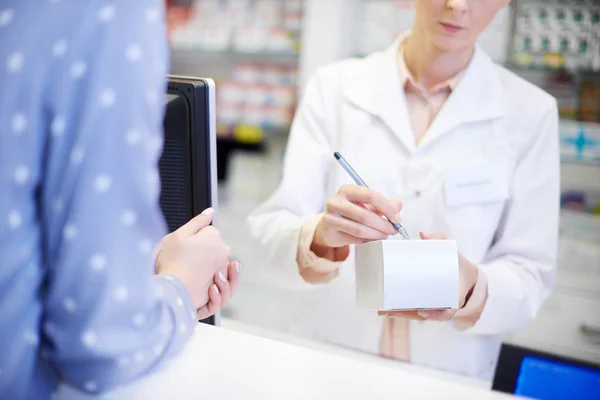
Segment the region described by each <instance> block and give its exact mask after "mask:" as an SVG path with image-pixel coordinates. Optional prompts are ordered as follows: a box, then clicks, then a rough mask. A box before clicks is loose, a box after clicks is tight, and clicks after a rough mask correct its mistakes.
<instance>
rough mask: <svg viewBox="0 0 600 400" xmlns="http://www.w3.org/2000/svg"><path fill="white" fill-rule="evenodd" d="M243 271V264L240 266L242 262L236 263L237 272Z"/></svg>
mask: <svg viewBox="0 0 600 400" xmlns="http://www.w3.org/2000/svg"><path fill="white" fill-rule="evenodd" d="M241 269H242V264H240V262H239V261H236V262H235V270H236V271H237V272H240V271H241Z"/></svg>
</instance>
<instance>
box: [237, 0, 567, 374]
mask: <svg viewBox="0 0 600 400" xmlns="http://www.w3.org/2000/svg"><path fill="white" fill-rule="evenodd" d="M508 3H509V0H416V1H415V8H416V17H415V21H414V25H413V27H412V29H411V31H410V32H409V33H407V34H405V35H403V36H401V37H400V38H398V40H397V41H396V42H395V43H394V44H393V45H392V46H391V47H389V48H388V49H387V50H385V51H383V52H378V53H375V54H372V55H370V56H368V57H366V58H365V59H361V60H345V61H341V62H336V63H333V64H332V65H328V66H325V67H323V68H321V69H320V70H318V71H317V72H316V73H315V74H314V76H313V77H312V79H311V80H310V82H309V84H308V87H307V90H306V93H305V96H304V98H303V101H302V102H301V104H300V106H299V109H298V111H297V115H296V117H295V121H294V124H293V127H292V130H291V133H290V138H289V143H288V148H287V154H286V158H285V163H284V174H283V180H282V182H281V186H280V187H279V188H278V189H277V191H276V192H275V194H274V195H273V196H272V197H271V198H270V199H269V200H268V201H267V202H266V203H265V204H263V205H262V206H261V207H259V209H258V210H256V211H255V212H254V213H252V214H251V215H250V217H249V220H248V221H249V224H250V227H251V233H252V238H253V240H254V241H255V243H256V244H257V246H258V248H259V249H260V253H261V254H263V255H264V259H263V263H262V264H261V265H260V267H261V268H263V269H264V272H265V275H266V276H268V277H270V278H274V279H275V280H276V281H277V282H278V283H280V284H282V285H285V287H288V288H291V289H295V290H297V292H298V294H297V296H290V298H293V299H295V300H297V301H298V304H297V307H291V309H289V310H287V315H289V318H290V321H289V324H291V325H289V326H290V327H291V331H292V333H294V334H298V335H303V336H307V337H309V338H312V339H316V340H322V341H326V342H330V343H334V344H338V345H341V346H346V347H350V348H354V349H358V350H363V351H369V352H375V353H379V354H381V355H383V356H385V357H389V358H394V359H398V360H406V361H410V362H413V363H416V364H421V365H425V366H429V367H432V368H439V369H443V370H448V371H454V372H456V373H460V374H466V375H470V376H474V377H478V378H482V379H491V377H492V376H493V371H494V368H495V362H496V360H497V357H498V353H499V348H500V345H501V342H502V339H503V335H504V334H506V333H508V332H513V331H516V330H518V329H520V328H523V327H524V326H525V325H527V324H528V323H530V322H531V321H532V320H533V319H534V318H535V316H536V313H537V312H538V310H539V309H540V306H541V305H542V304H543V302H544V300H545V299H546V298H547V297H548V295H549V292H550V291H551V289H552V285H553V280H554V276H555V263H556V252H557V236H558V214H559V149H558V145H559V142H558V132H557V130H558V129H557V124H558V113H557V104H556V101H555V100H554V98H552V97H551V96H549V95H548V94H546V93H545V92H543V91H542V90H540V89H538V88H537V87H535V86H533V85H531V84H529V83H527V82H525V81H524V80H522V79H520V78H518V77H517V76H516V75H514V74H512V73H511V72H509V71H507V70H506V69H504V68H503V67H501V66H499V65H496V64H494V63H493V62H492V61H491V60H490V58H488V56H487V55H486V54H485V53H484V52H482V50H481V49H479V48H478V47H477V46H476V44H475V42H476V39H477V37H478V35H479V34H480V33H481V32H482V31H483V30H484V29H485V28H486V27H487V25H488V24H489V23H490V21H491V20H492V19H493V18H494V16H495V14H496V13H497V12H498V11H499V10H500V9H501V8H502V7H505V6H507V5H508ZM335 151H339V152H340V153H341V154H342V155H343V156H344V157H345V158H346V159H347V160H348V162H350V164H352V166H353V167H354V168H355V169H356V170H357V172H358V173H359V175H361V177H362V178H363V179H364V180H365V181H366V182H367V183H368V184H369V185H370V187H371V188H372V189H373V190H365V189H363V188H361V187H359V186H356V185H354V184H353V181H352V180H351V179H350V178H349V176H348V174H347V173H346V172H345V171H344V170H343V169H342V168H341V167H340V166H339V165H338V164H337V163H336V160H335V159H334V157H333V153H334V152H335ZM400 210H402V212H401V217H402V224H403V226H404V227H405V228H406V229H407V230H408V232H409V234H410V236H411V237H412V238H421V239H423V238H428V237H431V236H433V237H434V238H435V237H436V236H435V235H443V236H444V237H446V238H448V239H453V240H456V241H457V243H458V248H459V252H460V279H461V282H462V283H461V289H460V291H461V300H462V301H461V303H462V307H461V308H460V309H459V310H452V311H446V312H442V311H434V312H430V313H429V315H428V314H427V313H424V312H421V313H420V314H418V313H399V314H397V315H393V316H384V317H382V316H379V315H377V313H375V312H369V311H367V310H362V309H359V308H358V307H357V306H356V305H355V287H354V281H353V280H354V270H353V259H354V257H353V253H354V251H353V247H352V246H353V245H354V244H357V243H361V242H364V241H366V240H376V239H382V238H386V237H388V235H390V234H392V233H393V230H390V224H388V223H385V221H383V219H382V218H381V215H385V216H386V217H388V218H390V219H392V218H398V217H397V216H396V214H397V213H398V212H399V211H400ZM422 233H424V235H423V234H422Z"/></svg>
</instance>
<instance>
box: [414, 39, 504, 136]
mask: <svg viewBox="0 0 600 400" xmlns="http://www.w3.org/2000/svg"><path fill="white" fill-rule="evenodd" d="M497 68H498V67H497V66H496V65H495V64H494V63H493V62H492V60H491V59H490V58H489V57H488V56H487V55H486V54H485V53H484V52H483V51H482V50H480V49H479V48H476V51H475V54H474V55H473V58H472V59H471V62H470V63H469V66H468V67H467V70H466V71H465V74H464V75H463V78H462V80H461V81H460V82H459V83H458V85H457V87H456V88H455V90H454V91H453V92H452V94H451V95H450V97H449V98H448V100H447V101H446V103H445V104H444V106H443V107H442V109H441V110H440V112H439V113H438V115H437V116H436V118H435V119H434V120H433V122H432V123H431V125H430V127H429V130H428V132H427V134H426V135H425V137H424V138H423V140H422V141H421V144H420V147H421V148H423V147H426V146H428V145H430V144H431V143H433V142H435V141H436V139H438V138H439V137H440V136H442V135H444V134H445V133H447V132H451V131H452V130H453V129H455V128H458V127H460V126H461V125H464V124H467V123H470V122H478V121H487V120H492V119H495V118H499V117H501V116H502V115H503V113H504V112H503V110H504V108H503V104H502V102H503V99H504V96H503V90H502V82H501V81H500V77H499V75H498V72H497Z"/></svg>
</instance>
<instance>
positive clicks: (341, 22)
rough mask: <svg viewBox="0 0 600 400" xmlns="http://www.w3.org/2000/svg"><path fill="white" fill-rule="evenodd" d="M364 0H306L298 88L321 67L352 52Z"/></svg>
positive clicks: (300, 89) (301, 89)
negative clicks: (355, 21) (357, 22)
mask: <svg viewBox="0 0 600 400" xmlns="http://www.w3.org/2000/svg"><path fill="white" fill-rule="evenodd" d="M360 1H361V0H305V6H304V7H305V9H304V13H305V14H304V26H303V28H302V50H301V54H300V69H299V75H298V90H299V92H300V94H302V92H303V90H304V87H305V85H306V83H307V81H308V79H309V78H310V76H311V75H312V74H313V73H314V72H315V70H316V69H317V68H319V67H320V66H322V65H325V64H329V63H331V62H333V61H337V60H340V59H343V58H346V57H348V56H350V55H351V54H352V48H353V41H354V35H353V29H354V26H353V24H354V20H355V13H356V11H357V10H358V9H359V3H360Z"/></svg>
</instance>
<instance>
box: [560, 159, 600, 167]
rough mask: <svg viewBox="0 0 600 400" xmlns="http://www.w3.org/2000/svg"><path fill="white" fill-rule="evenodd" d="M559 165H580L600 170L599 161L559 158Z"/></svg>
mask: <svg viewBox="0 0 600 400" xmlns="http://www.w3.org/2000/svg"><path fill="white" fill-rule="evenodd" d="M560 162H561V164H566V165H578V166H579V165H580V166H583V167H595V168H600V160H578V159H575V158H567V157H561V160H560Z"/></svg>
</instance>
